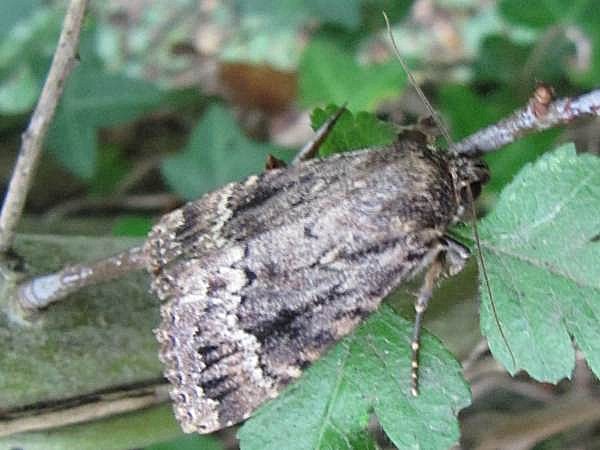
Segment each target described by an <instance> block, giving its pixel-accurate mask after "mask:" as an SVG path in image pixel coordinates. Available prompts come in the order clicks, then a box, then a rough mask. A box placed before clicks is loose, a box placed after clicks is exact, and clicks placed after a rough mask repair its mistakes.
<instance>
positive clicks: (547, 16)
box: [499, 0, 597, 28]
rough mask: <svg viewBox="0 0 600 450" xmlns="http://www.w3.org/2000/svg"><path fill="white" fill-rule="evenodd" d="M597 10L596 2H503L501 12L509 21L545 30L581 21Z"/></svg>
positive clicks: (553, 0)
mask: <svg viewBox="0 0 600 450" xmlns="http://www.w3.org/2000/svg"><path fill="white" fill-rule="evenodd" d="M596 8H597V3H596V2H595V1H594V0H572V1H569V2H564V1H562V0H530V1H528V2H527V3H523V2H522V1H521V0H502V1H501V2H500V5H499V9H500V12H501V13H502V15H503V16H504V17H506V18H507V19H508V20H509V21H512V22H515V23H520V24H523V25H528V26H530V27H534V28H544V27H549V26H551V25H555V24H556V23H568V22H572V21H577V20H580V19H581V18H582V17H584V16H585V15H586V14H587V12H588V11H589V10H593V9H596Z"/></svg>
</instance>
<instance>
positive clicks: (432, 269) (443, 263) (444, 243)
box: [411, 236, 470, 397]
mask: <svg viewBox="0 0 600 450" xmlns="http://www.w3.org/2000/svg"><path fill="white" fill-rule="evenodd" d="M440 245H441V247H440V248H439V250H438V253H437V255H436V256H435V259H434V261H433V263H432V264H431V265H430V266H429V269H427V273H426V274H425V280H424V281H423V285H422V286H421V289H420V291H419V296H418V297H417V300H416V302H415V312H416V315H415V325H414V329H413V337H412V341H411V350H412V359H411V392H412V395H413V396H415V397H416V396H417V395H419V347H420V345H421V343H420V338H421V326H422V322H423V315H424V314H425V310H426V309H427V305H428V303H429V299H430V298H431V296H432V295H433V289H434V287H435V284H436V282H437V280H438V279H439V278H440V276H441V275H450V276H452V275H455V274H457V273H458V272H460V271H461V270H462V269H463V267H464V266H465V263H466V261H467V259H468V258H469V256H470V252H469V249H468V248H466V247H465V246H464V245H462V244H461V243H460V242H457V241H455V240H454V239H452V238H451V237H449V236H444V237H442V238H441V239H440Z"/></svg>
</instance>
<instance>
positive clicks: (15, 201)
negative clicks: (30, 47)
mask: <svg viewBox="0 0 600 450" xmlns="http://www.w3.org/2000/svg"><path fill="white" fill-rule="evenodd" d="M86 6H87V0H72V1H71V2H70V4H69V8H68V9H67V13H66V15H65V20H64V22H63V27H62V31H61V34H60V38H59V40H58V46H57V48H56V51H55V53H54V57H53V59H52V64H51V66H50V71H49V72H48V77H47V78H46V82H45V83H44V87H43V89H42V92H41V94H40V98H39V100H38V103H37V105H36V107H35V111H34V112H33V115H32V116H31V121H30V122H29V126H28V127H27V130H26V131H25V132H24V133H23V136H22V141H21V149H20V150H19V156H18V158H17V162H16V164H15V168H14V171H13V174H12V178H11V180H10V183H9V186H8V190H7V192H6V197H5V200H4V204H3V206H2V212H1V213H0V253H6V252H7V251H8V250H9V249H10V247H11V246H12V244H13V241H14V237H15V229H16V227H17V224H18V222H19V219H20V217H21V214H22V212H23V208H24V206H25V200H26V199H27V193H28V192H29V188H30V186H31V184H32V181H33V176H34V174H35V171H36V168H37V166H38V162H39V159H40V155H41V153H42V144H43V142H44V138H45V136H46V133H47V132H48V128H49V126H50V122H51V121H52V118H53V116H54V112H55V110H56V105H57V104H58V100H59V98H60V96H61V94H62V92H63V89H64V85H65V80H66V79H67V77H68V76H69V74H70V73H71V70H72V69H73V66H74V63H75V60H76V52H77V47H78V45H79V35H80V31H81V24H82V22H83V17H84V13H85V8H86Z"/></svg>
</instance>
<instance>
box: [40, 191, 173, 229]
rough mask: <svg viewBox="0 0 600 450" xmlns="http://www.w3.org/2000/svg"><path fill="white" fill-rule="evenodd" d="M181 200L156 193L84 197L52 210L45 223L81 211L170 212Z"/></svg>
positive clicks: (46, 216)
mask: <svg viewBox="0 0 600 450" xmlns="http://www.w3.org/2000/svg"><path fill="white" fill-rule="evenodd" d="M180 202H181V200H180V199H179V197H177V196H176V195H175V194H169V193H157V194H147V195H144V194H139V195H135V194H132V195H127V196H122V197H117V196H114V197H103V198H96V197H91V196H85V197H82V198H75V199H72V200H68V201H66V202H64V203H62V204H60V205H58V206H57V207H55V208H52V209H51V210H50V211H48V212H47V213H46V214H45V217H44V219H45V221H46V223H48V222H57V221H59V220H63V219H64V218H65V217H67V216H71V215H73V214H76V213H79V212H81V211H82V210H85V211H86V212H87V211H90V210H91V211H94V212H97V211H103V210H107V209H127V210H134V211H156V210H159V211H170V210H172V209H173V208H175V207H176V206H178V205H179V204H180Z"/></svg>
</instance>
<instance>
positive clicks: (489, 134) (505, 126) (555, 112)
mask: <svg viewBox="0 0 600 450" xmlns="http://www.w3.org/2000/svg"><path fill="white" fill-rule="evenodd" d="M539 90H540V87H538V89H536V96H534V97H533V98H532V99H531V100H530V101H529V103H528V104H527V106H526V107H525V108H521V109H519V110H517V111H515V112H514V113H512V114H511V115H510V116H508V117H507V118H505V119H503V120H501V121H500V122H498V123H496V124H494V125H491V126H489V127H486V128H483V129H482V130H479V131H477V132H475V133H473V134H472V135H471V136H468V137H467V138H465V139H463V140H462V141H460V142H457V143H456V144H454V145H451V146H450V149H449V150H450V151H451V152H453V153H457V154H461V155H465V156H476V155H480V154H483V153H488V152H492V151H494V150H498V149H499V148H501V147H503V146H505V145H508V144H511V143H512V142H514V141H516V140H517V139H519V138H521V137H523V136H525V135H527V134H530V133H533V132H536V131H542V130H546V129H548V128H552V127H555V126H557V125H562V124H566V123H569V122H572V121H573V120H575V119H578V118H581V117H593V116H598V114H599V111H600V89H597V90H594V91H591V92H588V93H587V94H583V95H581V96H579V97H572V98H561V99H558V100H554V101H550V102H548V103H547V104H544V103H543V102H540V100H539V97H538V93H539V92H538V91H539Z"/></svg>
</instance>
